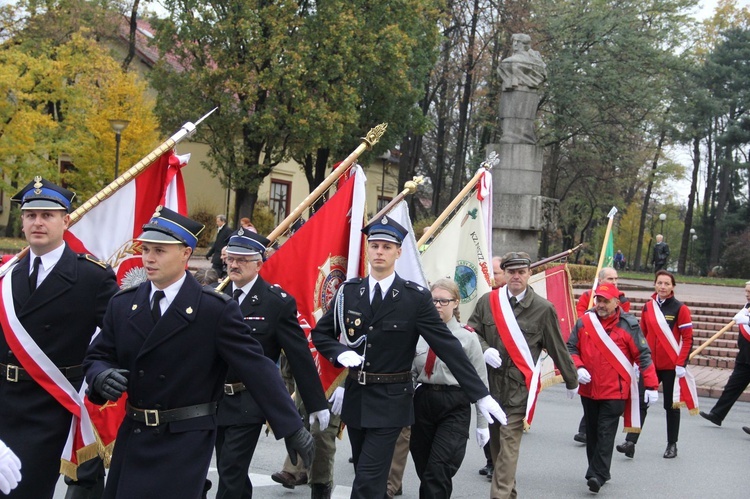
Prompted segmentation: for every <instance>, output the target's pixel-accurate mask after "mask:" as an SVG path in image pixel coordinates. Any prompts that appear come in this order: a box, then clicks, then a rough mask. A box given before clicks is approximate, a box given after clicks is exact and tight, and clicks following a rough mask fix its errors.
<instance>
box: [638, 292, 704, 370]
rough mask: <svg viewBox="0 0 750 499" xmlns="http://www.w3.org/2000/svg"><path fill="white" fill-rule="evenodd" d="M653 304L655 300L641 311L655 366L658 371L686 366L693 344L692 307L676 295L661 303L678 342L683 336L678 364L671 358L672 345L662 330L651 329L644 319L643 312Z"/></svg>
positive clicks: (654, 295) (642, 327)
mask: <svg viewBox="0 0 750 499" xmlns="http://www.w3.org/2000/svg"><path fill="white" fill-rule="evenodd" d="M651 298H652V299H654V300H656V293H654V294H653V295H651ZM652 306H653V302H651V301H648V302H646V304H645V305H644V306H643V311H642V312H641V330H642V331H643V334H644V336H646V341H648V346H649V347H650V348H651V357H652V358H653V361H654V367H656V370H657V371H661V370H674V368H675V365H679V366H683V367H684V366H686V365H687V363H688V356H689V355H690V349H691V348H692V346H693V319H692V318H691V316H690V309H689V308H688V307H687V306H686V305H684V304H683V303H682V302H681V301H679V300H677V299H676V298H675V297H674V295H672V296H670V297H669V298H667V299H666V300H664V303H662V304H661V311H662V313H663V314H664V318H665V319H666V320H667V324H669V328H670V329H671V330H672V334H673V335H674V338H675V340H676V341H677V344H679V343H680V338H682V350H680V354H679V355H678V356H677V364H675V363H674V362H672V361H671V360H670V356H669V354H668V353H667V350H668V349H669V350H671V349H672V347H671V346H670V344H669V343H667V341H666V340H665V339H664V338H663V337H662V335H661V334H662V333H661V331H653V330H651V329H649V327H648V324H647V323H646V321H644V320H643V314H645V313H646V311H647V310H649V309H650V308H651V307H652Z"/></svg>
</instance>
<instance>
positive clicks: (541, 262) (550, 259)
mask: <svg viewBox="0 0 750 499" xmlns="http://www.w3.org/2000/svg"><path fill="white" fill-rule="evenodd" d="M581 246H583V243H581V244H579V245H578V246H576V247H575V248H570V249H569V250H567V251H563V252H562V253H558V254H556V255H552V256H550V257H547V258H545V259H543V260H539V261H538V262H534V263H532V264H531V265H530V267H529V268H530V269H534V268H536V267H540V266H542V265H544V264H546V263H550V262H554V261H555V260H559V259H561V258H565V257H566V256H569V255H571V254H573V253H575V252H576V251H578V249H579V248H580V247H581Z"/></svg>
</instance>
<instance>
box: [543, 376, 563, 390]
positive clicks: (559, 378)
mask: <svg viewBox="0 0 750 499" xmlns="http://www.w3.org/2000/svg"><path fill="white" fill-rule="evenodd" d="M563 381H564V380H563V377H562V376H561V375H559V374H556V375H554V376H552V377H551V378H547V379H545V380H544V381H542V390H544V389H545V388H549V387H550V386H552V385H557V384H558V383H562V382H563Z"/></svg>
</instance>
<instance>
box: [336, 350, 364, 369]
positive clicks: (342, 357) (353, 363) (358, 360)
mask: <svg viewBox="0 0 750 499" xmlns="http://www.w3.org/2000/svg"><path fill="white" fill-rule="evenodd" d="M336 360H337V361H338V362H339V364H341V365H342V366H344V367H357V366H359V365H361V364H362V361H363V360H365V358H364V357H362V356H361V355H360V354H358V353H357V352H355V351H354V350H347V351H346V352H343V353H340V354H339V356H338V357H336Z"/></svg>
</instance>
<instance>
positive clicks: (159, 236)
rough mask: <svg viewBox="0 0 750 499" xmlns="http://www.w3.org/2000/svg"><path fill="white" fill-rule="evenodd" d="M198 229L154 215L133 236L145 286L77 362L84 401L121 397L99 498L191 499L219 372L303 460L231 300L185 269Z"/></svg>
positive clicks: (273, 383) (269, 375)
mask: <svg viewBox="0 0 750 499" xmlns="http://www.w3.org/2000/svg"><path fill="white" fill-rule="evenodd" d="M202 229H203V225H202V224H199V223H197V222H195V221H193V220H190V219H189V218H187V217H184V216H181V215H179V214H178V213H175V212H173V211H171V210H168V209H166V208H163V209H161V211H158V210H157V212H156V213H155V214H154V217H153V218H152V219H151V220H150V221H149V223H147V224H145V225H144V226H143V233H142V234H141V236H140V237H139V238H138V240H139V241H141V243H142V254H143V267H144V269H145V271H146V275H147V277H148V282H145V283H143V284H141V285H140V286H138V287H133V288H130V289H126V290H123V291H121V292H120V293H118V294H117V295H115V296H114V297H113V298H112V301H111V302H110V304H109V307H108V308H107V313H106V315H105V317H104V326H103V327H102V332H101V334H100V335H99V336H98V337H97V338H96V339H95V340H94V341H93V342H92V344H91V346H90V347H89V350H88V353H87V355H86V359H85V361H84V368H85V371H86V379H87V381H88V382H89V384H90V387H91V390H90V398H91V401H92V402H94V403H96V404H102V403H104V402H106V401H107V400H112V401H114V400H117V399H119V398H120V397H121V396H122V395H123V394H124V393H125V392H127V395H128V401H127V406H126V417H125V419H124V420H123V423H122V425H121V426H120V430H119V432H118V434H117V442H116V444H115V447H114V452H113V455H112V464H111V467H110V473H109V478H108V480H107V485H106V488H105V490H104V497H105V498H120V499H132V498H144V499H145V498H150V497H175V498H177V497H179V498H186V499H192V498H198V497H200V496H201V494H202V493H203V490H204V484H205V477H206V473H207V472H208V466H209V464H210V461H211V455H212V453H213V446H214V441H215V438H216V406H217V403H218V400H219V398H220V397H221V394H222V393H223V388H224V380H225V378H226V373H227V366H228V365H229V366H231V367H232V369H233V371H234V372H236V373H237V375H238V376H239V379H240V380H241V381H242V382H243V383H245V385H246V386H247V387H248V390H249V391H250V393H251V395H252V396H253V397H254V398H255V400H256V401H258V404H259V405H260V407H261V410H262V411H263V413H264V414H265V415H266V417H267V418H268V421H269V423H270V425H271V427H272V428H273V431H274V434H275V436H276V438H285V440H286V446H287V450H288V451H289V453H290V454H291V455H292V460H293V461H295V462H296V460H297V454H299V456H301V458H302V460H303V461H304V462H305V463H307V464H308V465H309V462H310V461H311V459H312V454H313V443H312V437H311V436H310V434H309V432H307V430H305V429H304V428H303V426H302V421H301V420H300V417H299V414H298V413H297V410H296V408H295V407H294V404H293V403H292V400H291V398H290V397H289V394H288V393H287V391H286V389H285V387H284V384H283V382H282V380H281V376H280V375H279V372H278V369H277V367H276V365H275V364H274V363H273V362H272V361H270V360H269V359H268V358H267V357H265V356H264V355H263V350H262V348H261V346H260V344H259V343H258V342H257V341H256V340H254V339H253V337H252V335H251V334H250V329H249V327H248V326H247V324H245V323H244V322H243V320H242V314H241V313H240V309H239V306H238V305H237V302H235V301H233V300H232V299H230V298H229V297H227V296H226V295H224V294H222V293H217V292H216V291H215V290H214V289H212V288H209V287H203V286H201V285H200V284H199V283H198V282H197V281H196V280H195V278H194V277H193V276H192V274H191V273H190V272H188V271H186V270H185V266H186V264H187V261H188V259H189V258H190V255H191V254H192V252H193V249H194V248H195V244H196V243H197V236H198V234H199V233H200V231H201V230H202Z"/></svg>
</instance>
